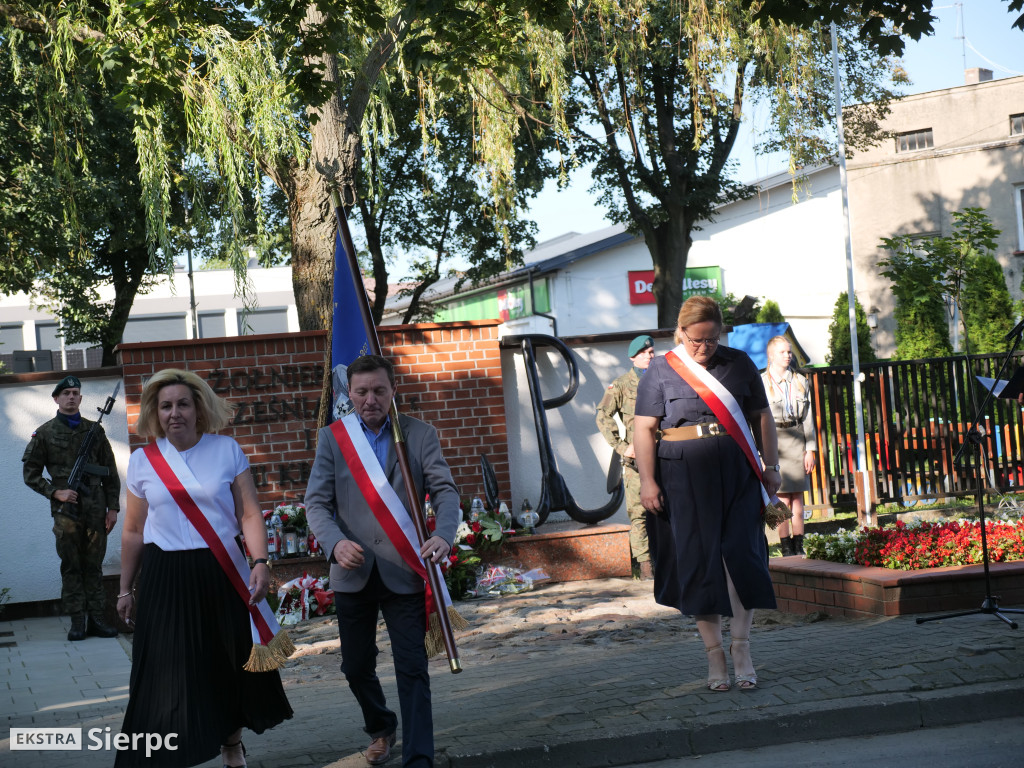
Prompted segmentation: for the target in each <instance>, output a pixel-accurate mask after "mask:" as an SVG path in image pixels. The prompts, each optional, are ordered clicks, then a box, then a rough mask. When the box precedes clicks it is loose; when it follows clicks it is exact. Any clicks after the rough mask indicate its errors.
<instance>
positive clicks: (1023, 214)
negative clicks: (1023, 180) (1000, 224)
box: [1013, 184, 1024, 253]
mask: <svg viewBox="0 0 1024 768" xmlns="http://www.w3.org/2000/svg"><path fill="white" fill-rule="evenodd" d="M1013 193H1014V197H1015V198H1016V199H1015V203H1016V207H1017V252H1018V253H1024V184H1022V185H1020V186H1019V187H1016V188H1015V189H1014V190H1013Z"/></svg>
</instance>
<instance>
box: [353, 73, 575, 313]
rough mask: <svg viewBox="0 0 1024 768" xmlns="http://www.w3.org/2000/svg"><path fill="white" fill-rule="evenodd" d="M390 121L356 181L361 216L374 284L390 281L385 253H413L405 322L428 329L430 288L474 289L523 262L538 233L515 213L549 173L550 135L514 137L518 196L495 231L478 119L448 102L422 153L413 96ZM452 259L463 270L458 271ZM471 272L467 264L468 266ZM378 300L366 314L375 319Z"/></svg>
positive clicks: (396, 103)
mask: <svg viewBox="0 0 1024 768" xmlns="http://www.w3.org/2000/svg"><path fill="white" fill-rule="evenodd" d="M388 107H389V110H390V115H391V117H392V120H393V124H392V126H391V128H392V133H391V136H390V138H389V140H388V142H387V143H384V142H383V141H374V142H370V143H369V144H368V147H367V152H366V153H365V155H364V158H363V166H362V172H361V174H360V179H359V198H358V200H357V203H356V208H357V210H358V211H359V215H360V219H361V222H362V224H363V230H364V232H365V234H366V246H367V250H368V251H369V255H370V257H371V269H372V274H373V276H374V279H375V280H381V279H382V278H383V279H387V274H388V267H387V259H386V254H387V253H389V252H390V251H391V250H398V251H401V252H404V253H406V254H410V255H413V261H412V264H411V274H410V275H409V276H407V277H405V279H403V282H405V283H407V284H408V287H405V288H403V289H401V290H400V291H399V296H407V297H409V299H410V303H409V304H408V306H407V308H406V310H405V313H404V317H403V318H402V322H403V323H409V322H415V321H419V320H423V321H430V320H432V319H433V316H434V309H433V307H432V306H431V305H429V304H428V303H427V302H425V301H424V300H423V296H424V295H425V293H426V291H427V290H428V289H429V288H430V286H431V285H433V284H434V283H436V282H437V281H438V280H441V279H442V278H445V277H459V278H460V279H459V280H458V281H457V283H456V290H458V288H459V286H460V285H461V283H462V282H463V281H469V282H473V283H476V282H478V281H480V280H482V279H484V278H486V277H490V276H492V275H496V274H499V273H500V272H502V271H504V270H506V269H509V268H511V267H513V266H515V265H517V264H520V263H521V259H522V256H521V253H522V251H523V250H525V249H527V248H531V247H533V245H534V244H535V242H536V241H535V240H534V236H533V235H534V232H535V231H536V225H535V224H534V223H533V222H529V221H524V220H522V219H520V218H519V217H518V215H517V212H518V211H522V210H525V208H526V207H527V205H528V201H529V198H530V197H532V196H533V195H535V194H536V193H537V192H539V191H540V189H541V187H542V186H543V183H544V179H545V178H546V177H547V176H550V175H552V173H553V169H552V165H551V162H550V161H549V159H548V158H547V156H546V152H547V151H549V150H554V149H555V144H554V137H553V136H552V134H551V133H550V132H541V131H534V132H528V131H523V132H522V133H521V134H520V135H519V136H518V137H516V138H515V139H514V148H515V151H516V155H517V157H518V161H517V162H516V163H515V167H514V174H515V197H514V199H513V202H514V205H513V207H512V213H511V215H509V216H507V217H506V219H505V223H504V226H503V227H502V228H501V229H500V230H499V229H498V228H496V227H495V224H494V223H495V221H496V220H497V219H498V218H499V217H500V216H501V214H500V213H499V212H498V211H497V210H496V208H495V204H494V201H493V197H492V196H491V194H490V191H489V189H488V187H487V186H486V185H485V184H484V183H482V181H481V179H480V177H479V174H477V173H476V169H475V167H474V166H475V165H476V159H475V157H474V152H473V137H474V121H473V113H472V108H473V107H472V104H471V103H470V102H469V101H468V100H460V99H455V98H451V99H448V100H446V101H445V103H444V105H443V110H442V111H439V114H438V116H437V118H436V119H435V121H434V123H433V125H432V127H431V133H430V143H429V145H428V146H426V147H424V144H423V132H422V125H421V123H420V116H419V104H418V102H417V101H416V99H415V98H413V97H412V96H411V95H409V94H402V93H398V94H394V95H393V96H392V97H391V98H390V99H389V100H388ZM452 261H458V262H461V265H460V266H461V271H460V272H456V271H455V269H454V268H452V267H451V266H446V265H447V264H450V262H452ZM467 265H468V266H467ZM384 298H385V297H384V294H383V293H380V292H378V293H377V294H376V301H375V302H374V306H373V307H372V310H373V314H374V317H375V319H376V320H378V321H379V319H380V317H381V316H382V314H383V309H384Z"/></svg>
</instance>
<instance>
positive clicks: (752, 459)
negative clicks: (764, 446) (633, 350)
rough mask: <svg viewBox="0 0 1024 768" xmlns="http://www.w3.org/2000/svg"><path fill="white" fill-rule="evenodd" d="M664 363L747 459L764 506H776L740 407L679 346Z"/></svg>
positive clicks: (719, 384)
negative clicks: (702, 403) (695, 393)
mask: <svg viewBox="0 0 1024 768" xmlns="http://www.w3.org/2000/svg"><path fill="white" fill-rule="evenodd" d="M665 362H667V363H668V364H669V365H670V366H672V370H674V371H675V372H676V373H678V374H679V375H680V376H681V377H682V379H683V381H685V382H686V383H687V384H689V385H690V386H691V387H693V389H694V390H695V391H696V392H697V395H698V396H699V397H700V399H701V400H703V401H704V402H705V403H706V404H707V406H708V407H709V408H711V412H712V413H714V414H715V418H716V419H718V423H719V424H721V425H722V426H723V427H725V431H726V432H728V433H729V436H730V437H732V439H733V440H735V441H736V443H737V445H739V447H740V449H741V450H742V451H743V455H744V456H746V457H747V463H748V464H750V468H751V469H753V470H754V476H755V477H756V478H757V480H758V485H759V486H760V488H761V499H762V500H763V502H764V504H765V506H768V505H770V504H773V503H776V502H778V500H779V499H778V496H769V495H768V491H767V489H766V488H765V487H764V473H763V472H762V470H761V460H760V458H759V457H758V453H757V446H756V445H755V444H754V436H753V434H751V432H750V426H749V425H748V424H747V418H746V416H744V415H743V411H742V409H741V408H740V404H739V403H737V402H736V398H735V397H733V395H732V392H730V391H729V390H728V389H726V388H725V386H724V385H723V384H722V382H720V381H719V380H718V379H716V378H715V377H714V376H712V375H711V374H710V373H708V371H707V369H706V368H705V367H704V366H702V365H701V364H700V363H698V362H697V361H696V360H694V359H693V358H692V357H690V353H689V352H688V351H687V350H686V347H685V346H684V345H683V344H680V345H679V346H677V347H676V348H675V349H673V350H672V351H671V352H668V353H667V354H666V355H665Z"/></svg>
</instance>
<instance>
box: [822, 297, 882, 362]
mask: <svg viewBox="0 0 1024 768" xmlns="http://www.w3.org/2000/svg"><path fill="white" fill-rule="evenodd" d="M854 313H855V315H856V318H857V357H858V358H859V360H860V362H862V363H873V362H874V361H875V360H877V359H878V357H877V356H876V355H875V350H874V348H873V347H872V346H871V329H870V328H869V327H868V318H867V315H866V314H865V313H864V307H862V306H861V304H860V299H854ZM825 362H826V363H828V364H829V365H850V364H851V363H852V362H853V351H852V345H851V344H850V304H849V294H848V293H847V292H846V291H843V292H842V293H840V294H839V298H838V299H836V304H835V309H834V310H833V312H832V322H831V323H830V324H829V326H828V355H827V356H826V358H825Z"/></svg>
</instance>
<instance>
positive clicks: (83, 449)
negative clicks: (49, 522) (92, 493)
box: [58, 381, 121, 520]
mask: <svg viewBox="0 0 1024 768" xmlns="http://www.w3.org/2000/svg"><path fill="white" fill-rule="evenodd" d="M120 391H121V382H120V381H119V382H117V385H116V386H115V387H114V393H113V394H112V395H110V397H108V398H107V402H105V403H104V404H103V405H102V406H96V410H97V411H99V414H100V415H99V418H97V419H96V421H95V423H93V425H92V426H91V427H90V428H89V432H88V433H87V434H86V436H85V438H84V439H83V440H82V444H81V446H79V448H78V456H77V458H76V459H75V465H74V466H73V467H72V468H71V474H70V475H68V490H69V491H73V492H74V493H76V494H80V495H82V496H88V495H89V490H88V486H87V485H86V484H85V482H84V481H85V476H86V475H93V476H95V477H107V476H108V475H109V474H110V470H109V469H108V468H107V467H103V466H100V465H99V464H90V463H89V462H88V458H89V453H90V452H91V451H92V447H93V445H94V444H95V443H96V435H97V434H98V433H99V429H100V423H101V422H102V421H103V417H104V416H106V415H107V414H108V413H110V411H111V410H112V409H113V408H114V402H115V401H116V400H117V393H118V392H120ZM76 504H77V502H74V501H65V502H63V503H62V504H61V505H60V510H59V511H58V514H61V515H65V516H67V517H70V518H71V519H72V520H78V513H77V512H76V511H74V509H73V507H74V506H76Z"/></svg>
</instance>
